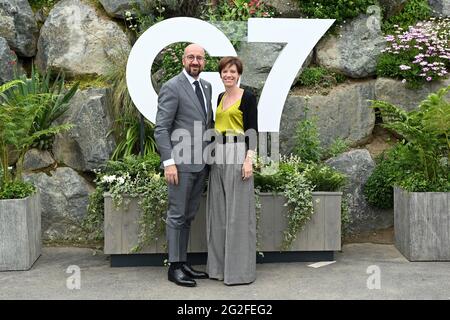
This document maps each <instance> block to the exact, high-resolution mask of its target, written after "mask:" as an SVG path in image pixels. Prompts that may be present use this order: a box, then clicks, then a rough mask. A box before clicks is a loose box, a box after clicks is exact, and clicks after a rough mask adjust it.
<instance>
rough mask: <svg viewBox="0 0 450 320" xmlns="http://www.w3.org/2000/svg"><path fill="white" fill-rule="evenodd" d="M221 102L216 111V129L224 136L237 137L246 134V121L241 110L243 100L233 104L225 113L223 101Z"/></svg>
mask: <svg viewBox="0 0 450 320" xmlns="http://www.w3.org/2000/svg"><path fill="white" fill-rule="evenodd" d="M224 97H225V94H224V95H223V96H222V99H221V100H220V102H219V105H218V106H217V110H216V124H215V129H216V130H217V131H218V132H220V133H221V134H224V135H236V134H243V133H244V119H243V117H242V111H241V110H239V106H240V105H241V99H239V100H238V101H236V102H235V103H233V105H231V106H230V107H228V109H226V110H225V111H223V99H224Z"/></svg>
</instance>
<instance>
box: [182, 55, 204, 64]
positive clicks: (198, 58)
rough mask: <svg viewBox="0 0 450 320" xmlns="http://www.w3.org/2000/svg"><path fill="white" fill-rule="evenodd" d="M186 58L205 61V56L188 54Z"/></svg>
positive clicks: (190, 60)
mask: <svg viewBox="0 0 450 320" xmlns="http://www.w3.org/2000/svg"><path fill="white" fill-rule="evenodd" d="M186 59H187V60H188V61H189V62H192V61H194V59H197V61H198V62H203V61H204V60H205V57H202V56H193V55H188V56H186Z"/></svg>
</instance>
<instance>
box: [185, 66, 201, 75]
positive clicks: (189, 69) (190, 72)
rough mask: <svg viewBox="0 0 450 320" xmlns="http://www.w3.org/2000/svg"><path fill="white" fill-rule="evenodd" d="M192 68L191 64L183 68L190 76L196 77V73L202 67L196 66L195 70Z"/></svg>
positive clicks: (198, 72)
mask: <svg viewBox="0 0 450 320" xmlns="http://www.w3.org/2000/svg"><path fill="white" fill-rule="evenodd" d="M192 68H193V67H191V66H187V67H186V68H185V69H186V72H187V73H188V74H189V75H190V76H191V77H198V75H199V74H200V73H201V72H202V69H201V68H200V67H196V68H197V71H193V70H192Z"/></svg>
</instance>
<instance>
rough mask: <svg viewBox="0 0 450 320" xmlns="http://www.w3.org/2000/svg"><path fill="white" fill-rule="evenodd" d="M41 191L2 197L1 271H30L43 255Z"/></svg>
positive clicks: (0, 220)
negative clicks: (6, 197) (25, 195)
mask: <svg viewBox="0 0 450 320" xmlns="http://www.w3.org/2000/svg"><path fill="white" fill-rule="evenodd" d="M41 249H42V242H41V201H40V195H39V192H37V193H35V194H33V195H31V196H29V197H27V198H25V199H14V200H0V271H12V270H29V269H30V268H31V266H32V265H33V263H34V262H35V261H36V260H37V258H39V256H40V255H41Z"/></svg>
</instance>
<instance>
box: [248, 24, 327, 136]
mask: <svg viewBox="0 0 450 320" xmlns="http://www.w3.org/2000/svg"><path fill="white" fill-rule="evenodd" d="M334 21H335V20H334V19H279V18H277V19H264V18H251V19H249V20H248V42H283V43H286V46H285V47H284V48H283V50H282V51H281V53H280V55H279V56H278V58H277V60H276V61H275V63H274V65H273V67H272V70H271V71H270V73H269V75H268V77H267V79H266V83H265V84H264V88H263V90H262V92H261V96H260V98H259V103H258V129H259V131H260V132H279V130H280V120H281V114H282V112H283V107H284V103H285V101H286V98H287V95H288V93H289V90H290V88H291V85H292V82H293V81H294V79H295V76H296V75H297V73H298V71H299V70H300V68H301V66H302V64H303V62H304V61H305V60H306V58H307V56H308V54H309V53H310V52H311V50H312V49H313V48H314V46H315V45H316V44H317V42H318V41H319V40H320V38H321V37H322V36H323V35H324V34H325V32H326V31H327V30H328V28H330V26H331V25H332V24H333V23H334Z"/></svg>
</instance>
